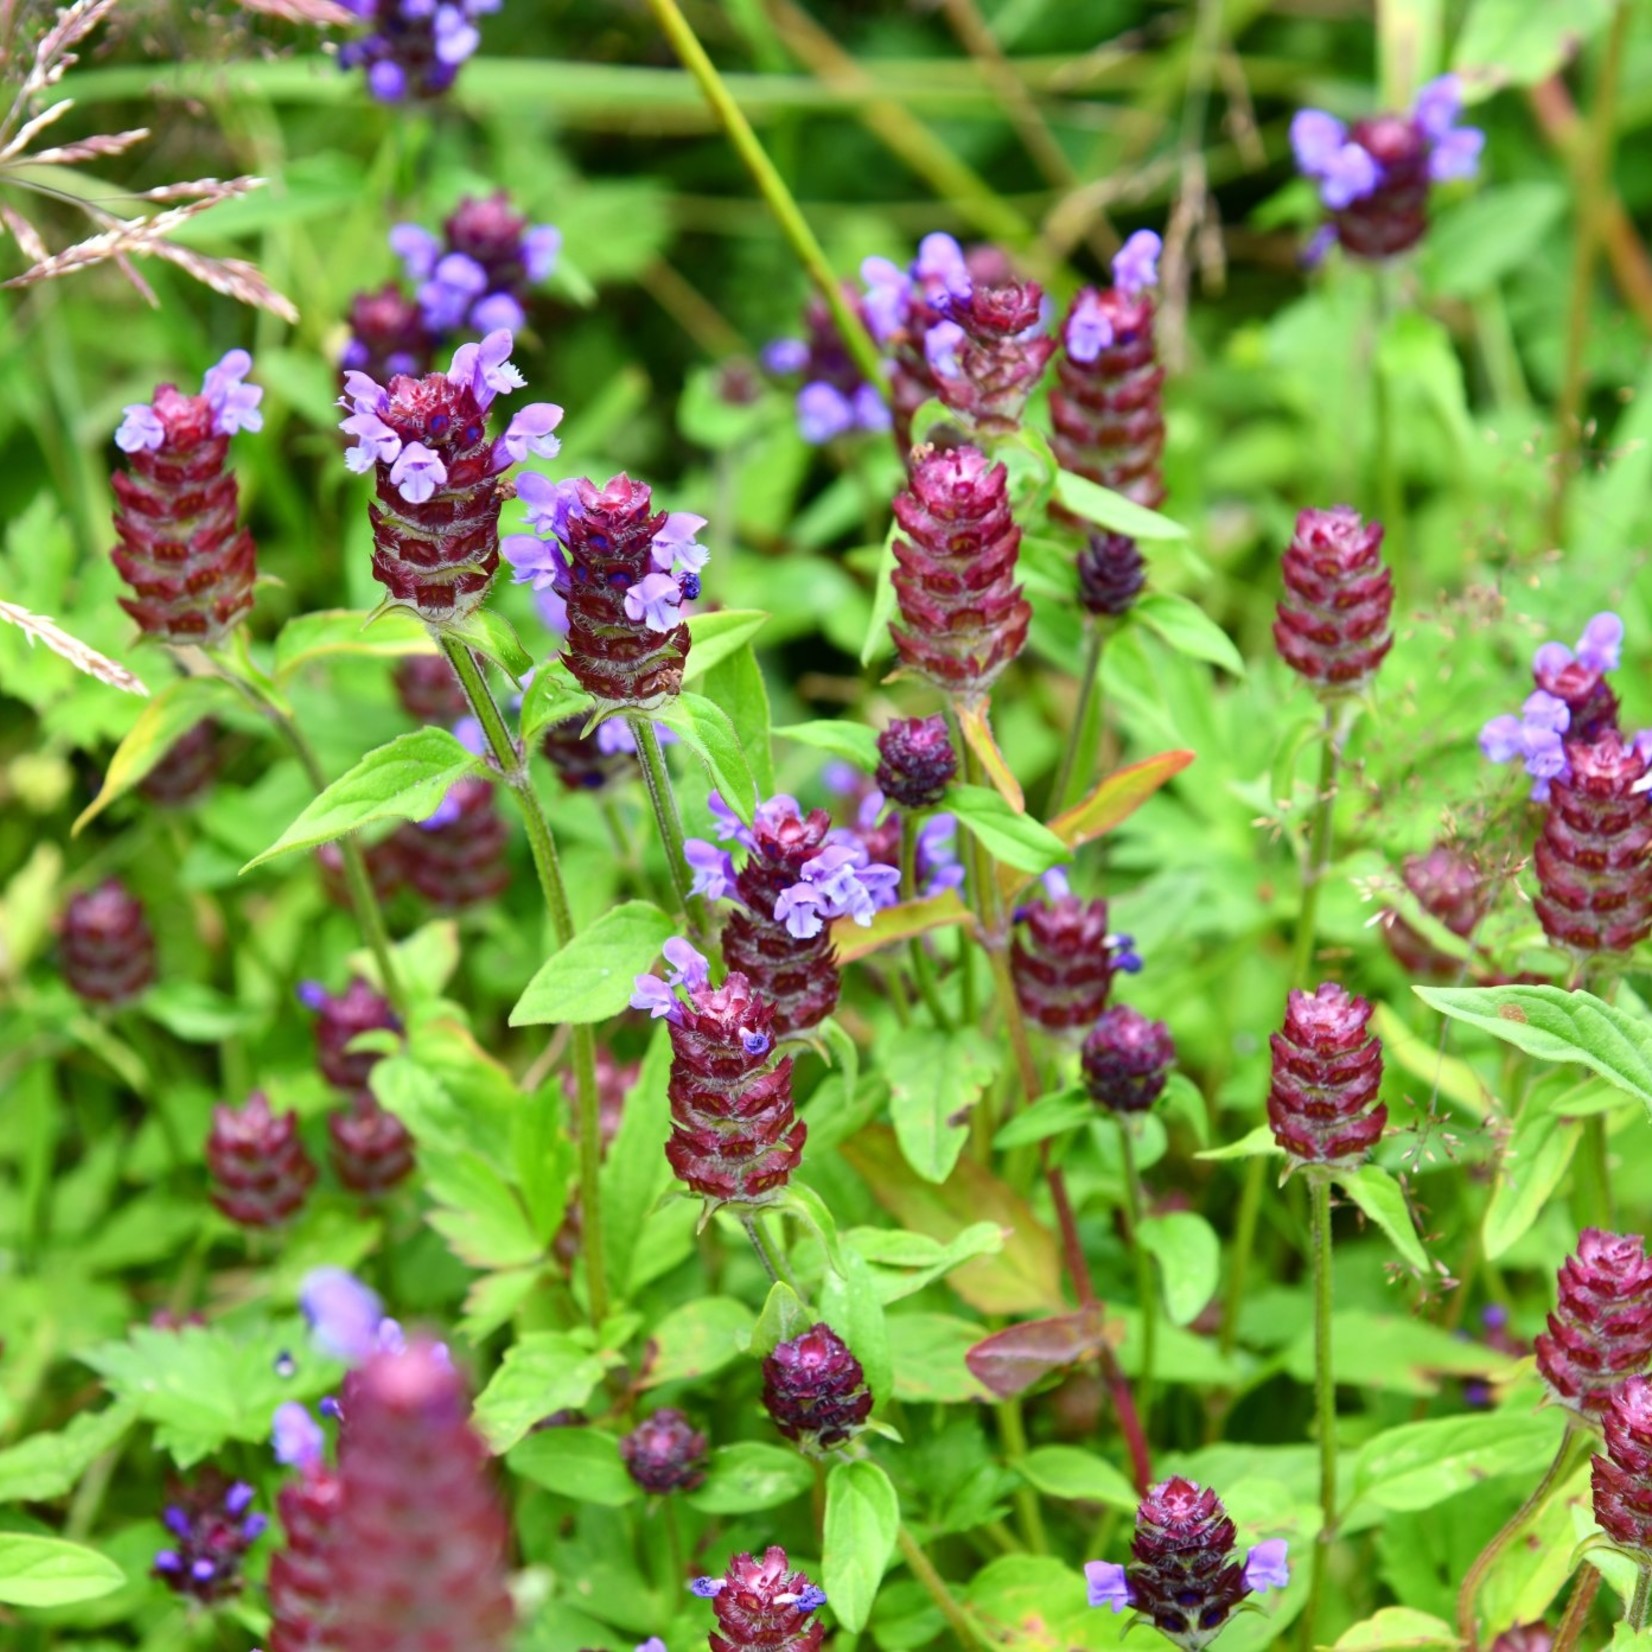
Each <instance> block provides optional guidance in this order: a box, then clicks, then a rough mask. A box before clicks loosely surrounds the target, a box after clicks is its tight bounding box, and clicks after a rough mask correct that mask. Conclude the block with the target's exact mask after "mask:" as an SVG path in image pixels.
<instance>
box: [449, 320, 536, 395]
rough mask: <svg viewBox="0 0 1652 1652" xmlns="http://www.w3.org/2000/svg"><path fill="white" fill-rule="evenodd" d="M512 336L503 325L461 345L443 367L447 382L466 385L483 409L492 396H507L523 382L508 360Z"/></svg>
mask: <svg viewBox="0 0 1652 1652" xmlns="http://www.w3.org/2000/svg"><path fill="white" fill-rule="evenodd" d="M513 342H514V341H513V339H512V337H511V335H510V334H509V333H507V332H506V331H505V330H504V328H502V327H501V328H499V329H498V330H497V331H495V332H491V333H489V334H488V335H487V337H486V338H484V339H483V340H482V342H481V343H480V344H461V345H460V346H459V348H458V349H457V350H455V351H454V352H453V362H452V365H451V366H449V368H448V370H447V377H448V382H449V383H450V384H468V385H469V386H470V389H471V393H472V394H473V395H474V396H475V397H476V403H477V406H479V407H481V408H482V409H483V410H484V411H485V410H486V409H487V408H488V407H489V406H491V405H492V403H493V398H494V397H495V396H508V395H509V394H510V393H511V391H513V390H520V389H521V388H522V386H523V385H524V384H525V383H527V380H526V379H524V378H523V377H522V375H521V373H519V372H518V371H517V369H516V365H515V363H514V362H512V361H511V359H510V353H511V345H512V343H513Z"/></svg>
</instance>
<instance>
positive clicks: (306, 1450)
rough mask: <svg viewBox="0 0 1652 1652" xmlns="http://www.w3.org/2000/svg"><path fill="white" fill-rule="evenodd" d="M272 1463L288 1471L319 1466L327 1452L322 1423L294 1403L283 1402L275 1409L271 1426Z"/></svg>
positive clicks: (305, 1409)
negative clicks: (273, 1454) (274, 1462)
mask: <svg viewBox="0 0 1652 1652" xmlns="http://www.w3.org/2000/svg"><path fill="white" fill-rule="evenodd" d="M270 1436H271V1442H272V1444H273V1445H274V1447H275V1460H276V1461H277V1462H278V1463H285V1464H286V1465H287V1466H288V1467H289V1468H309V1467H313V1466H314V1465H315V1464H317V1463H319V1462H320V1461H321V1458H322V1453H323V1452H324V1451H325V1450H326V1445H327V1441H326V1436H325V1435H324V1434H323V1433H322V1432H321V1424H320V1423H318V1422H317V1421H316V1420H315V1418H314V1417H312V1416H311V1415H310V1410H309V1407H308V1406H306V1405H301V1404H300V1403H299V1402H298V1401H297V1400H283V1401H282V1402H281V1404H280V1405H278V1406H277V1407H276V1408H275V1416H274V1419H273V1420H272V1422H271V1426H270Z"/></svg>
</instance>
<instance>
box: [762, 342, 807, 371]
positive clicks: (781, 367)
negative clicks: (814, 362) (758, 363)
mask: <svg viewBox="0 0 1652 1652" xmlns="http://www.w3.org/2000/svg"><path fill="white" fill-rule="evenodd" d="M761 360H762V363H763V366H764V368H765V369H766V370H767V371H769V372H770V373H782V374H784V373H801V372H802V371H803V369H804V368H805V367H807V366H808V365H809V347H808V345H807V344H805V343H804V342H803V340H802V339H800V338H777V339H775V340H773V341H772V342H771V343H768V344H765V345H764V346H763V354H762V357H761Z"/></svg>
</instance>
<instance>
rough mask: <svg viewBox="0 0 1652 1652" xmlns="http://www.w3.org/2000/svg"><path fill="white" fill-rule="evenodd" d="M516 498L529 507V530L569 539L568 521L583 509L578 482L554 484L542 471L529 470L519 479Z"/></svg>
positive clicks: (569, 481) (570, 481)
mask: <svg viewBox="0 0 1652 1652" xmlns="http://www.w3.org/2000/svg"><path fill="white" fill-rule="evenodd" d="M516 497H517V498H518V499H520V500H521V501H522V503H523V504H524V505H525V506H526V507H527V513H528V526H529V527H531V528H534V529H537V530H538V531H539V532H540V533H548V534H553V535H555V537H556V538H558V539H561V540H564V541H565V540H566V539H567V537H568V518H569V517H570V516H573V515H575V514H577V512H578V509H579V486H578V484H577V483H576V482H575V481H573V480H572V479H571V478H570V479H568V480H566V481H561V482H553V481H551V479H550V478H549V477H547V476H541V475H540V474H539V472H538V471H535V470H530V471H525V472H523V474H522V475H520V476H518V477H517V479H516Z"/></svg>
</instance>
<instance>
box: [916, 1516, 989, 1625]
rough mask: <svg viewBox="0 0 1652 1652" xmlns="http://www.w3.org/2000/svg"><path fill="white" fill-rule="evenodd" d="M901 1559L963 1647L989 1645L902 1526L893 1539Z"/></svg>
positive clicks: (927, 1557) (927, 1558)
mask: <svg viewBox="0 0 1652 1652" xmlns="http://www.w3.org/2000/svg"><path fill="white" fill-rule="evenodd" d="M895 1541H896V1543H897V1544H898V1545H899V1547H900V1551H901V1558H902V1559H903V1560H905V1562H906V1569H907V1570H908V1571H909V1572H911V1574H912V1575H913V1577H914V1578H916V1579H917V1581H918V1582H919V1583H921V1584H922V1585H923V1589H924V1593H925V1594H927V1595H928V1596H929V1598H930V1599H931V1600H932V1601H934V1603H935V1609H936V1610H937V1611H938V1612H939V1613H940V1614H941V1616H942V1617H943V1618H945V1619H946V1621H947V1623H948V1624H949V1625H950V1626H951V1629H952V1632H953V1634H954V1635H956V1636H957V1637H958V1640H959V1643H960V1644H961V1645H963V1646H968V1647H975V1648H979V1649H985V1648H986V1647H987V1646H988V1645H989V1644H990V1643H989V1642H988V1640H987V1638H986V1636H985V1635H983V1634H982V1633H981V1631H980V1629H979V1628H978V1627H977V1626H976V1623H975V1620H974V1619H973V1618H972V1617H971V1616H970V1615H969V1613H968V1612H967V1611H965V1610H964V1608H963V1607H962V1606H961V1605H959V1603H958V1602H957V1601H956V1600H954V1599H953V1598H952V1593H951V1591H950V1590H949V1589H948V1588H947V1586H946V1579H945V1578H943V1577H942V1576H941V1574H940V1573H939V1572H938V1571H936V1570H935V1568H934V1566H932V1565H931V1564H930V1560H929V1556H928V1555H926V1554H925V1553H924V1552H923V1550H922V1549H921V1548H920V1547H919V1546H918V1540H917V1539H916V1538H915V1537H914V1536H913V1535H912V1533H911V1532H909V1531H908V1530H907V1529H906V1527H905V1526H904V1525H903V1526H902V1527H901V1529H900V1531H899V1533H898V1534H897V1536H896V1539H895Z"/></svg>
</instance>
